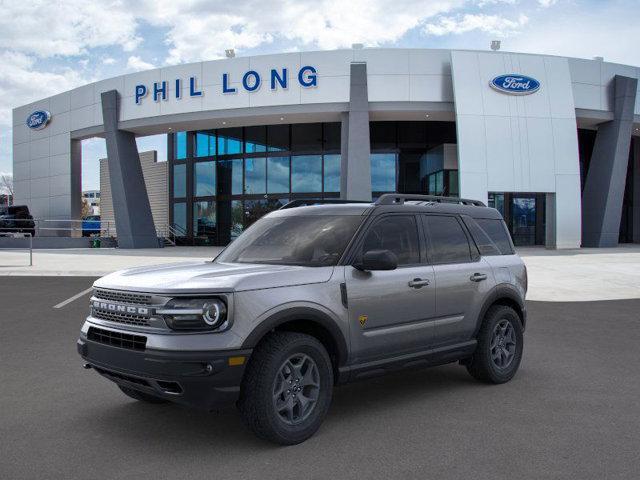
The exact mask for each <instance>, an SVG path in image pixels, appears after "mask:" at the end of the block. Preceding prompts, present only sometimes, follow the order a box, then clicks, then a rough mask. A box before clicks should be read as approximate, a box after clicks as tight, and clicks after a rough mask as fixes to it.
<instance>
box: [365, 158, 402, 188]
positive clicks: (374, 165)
mask: <svg viewBox="0 0 640 480" xmlns="http://www.w3.org/2000/svg"><path fill="white" fill-rule="evenodd" d="M371 190H372V191H373V192H395V190H396V154H395V153H374V154H372V155H371Z"/></svg>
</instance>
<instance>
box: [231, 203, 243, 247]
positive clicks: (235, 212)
mask: <svg viewBox="0 0 640 480" xmlns="http://www.w3.org/2000/svg"><path fill="white" fill-rule="evenodd" d="M243 225H244V209H243V208H242V201H241V200H233V201H232V202H231V240H234V239H235V238H237V237H238V235H240V234H241V233H242V231H243V230H244V227H243Z"/></svg>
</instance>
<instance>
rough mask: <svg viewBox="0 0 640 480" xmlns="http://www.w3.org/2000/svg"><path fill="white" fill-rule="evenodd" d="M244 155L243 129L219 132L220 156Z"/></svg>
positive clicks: (227, 129)
mask: <svg viewBox="0 0 640 480" xmlns="http://www.w3.org/2000/svg"><path fill="white" fill-rule="evenodd" d="M238 153H242V128H223V129H221V130H218V155H235V154H238Z"/></svg>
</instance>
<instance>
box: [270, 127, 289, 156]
mask: <svg viewBox="0 0 640 480" xmlns="http://www.w3.org/2000/svg"><path fill="white" fill-rule="evenodd" d="M267 142H268V145H269V151H270V152H282V151H286V150H289V125H268V126H267Z"/></svg>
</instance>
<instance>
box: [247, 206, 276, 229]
mask: <svg viewBox="0 0 640 480" xmlns="http://www.w3.org/2000/svg"><path fill="white" fill-rule="evenodd" d="M270 211H271V210H270V209H269V203H268V202H267V201H266V200H245V202H244V227H245V228H248V227H249V226H250V225H251V224H252V223H254V222H255V221H256V220H258V219H259V218H260V217H262V216H264V215H266V214H267V213H269V212H270Z"/></svg>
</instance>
